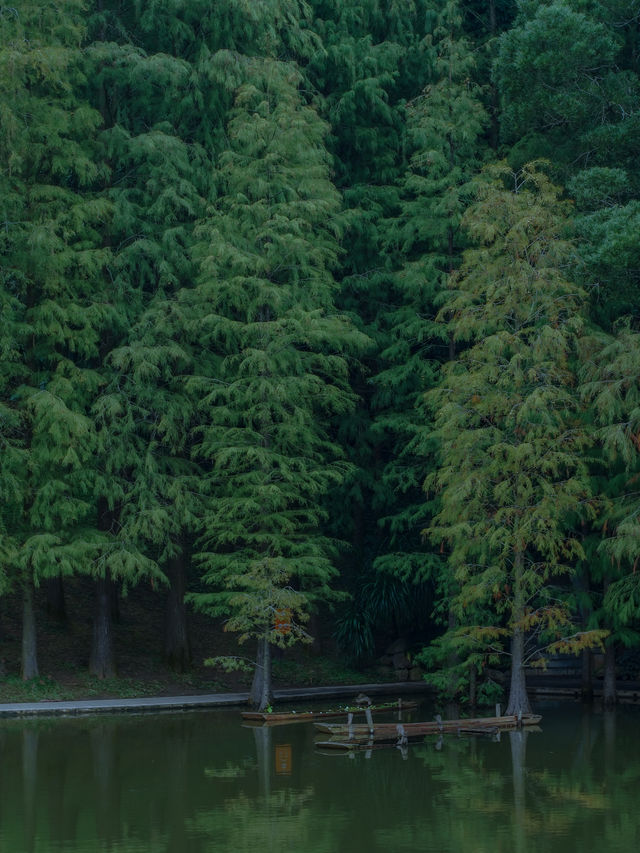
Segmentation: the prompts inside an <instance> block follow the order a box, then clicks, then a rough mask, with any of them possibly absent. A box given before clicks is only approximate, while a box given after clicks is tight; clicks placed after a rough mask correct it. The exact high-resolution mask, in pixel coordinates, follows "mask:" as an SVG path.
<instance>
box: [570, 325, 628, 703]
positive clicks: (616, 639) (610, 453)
mask: <svg viewBox="0 0 640 853" xmlns="http://www.w3.org/2000/svg"><path fill="white" fill-rule="evenodd" d="M589 344H590V345H589V347H588V349H587V350H586V352H585V357H584V358H583V367H582V374H583V380H584V381H583V394H584V396H585V398H586V399H587V400H588V401H589V403H590V405H591V411H592V419H593V424H594V432H595V438H596V440H597V442H598V445H599V446H600V448H601V456H600V465H599V466H598V469H597V470H598V473H599V478H598V483H599V486H600V488H599V492H598V499H599V501H598V502H599V510H600V511H599V514H598V517H597V518H596V521H595V523H594V524H593V533H592V535H591V539H592V542H593V551H594V553H593V556H592V558H591V559H590V561H589V572H590V575H591V577H592V579H594V581H596V582H599V584H598V585H599V586H600V588H601V589H602V596H601V597H600V600H599V602H598V603H599V607H597V609H596V607H594V608H593V609H594V611H595V612H594V617H593V618H594V619H596V618H597V619H599V622H600V624H601V626H602V627H603V628H606V629H607V630H608V631H609V632H610V635H609V637H608V639H607V643H606V647H605V671H604V701H605V703H606V704H608V705H612V704H614V702H615V701H616V670H615V664H616V647H618V648H619V647H621V646H627V647H628V646H636V645H638V642H639V641H640V637H639V635H638V620H639V617H640V584H639V583H638V579H637V574H636V568H637V562H638V533H637V529H636V528H637V526H638V515H639V513H640V496H639V493H638V489H637V478H638V466H639V461H640V460H639V457H638V432H639V428H640V422H639V420H638V418H639V416H640V408H639V406H638V402H639V400H638V368H639V367H640V362H639V357H640V336H639V335H638V333H637V332H636V331H633V330H632V329H631V328H630V325H629V323H628V322H627V323H626V324H622V325H621V326H620V327H619V328H618V329H617V330H616V334H615V336H613V337H610V336H600V337H598V338H593V339H592V340H591V341H589ZM593 467H594V468H595V465H594V466H593ZM592 606H593V605H592Z"/></svg>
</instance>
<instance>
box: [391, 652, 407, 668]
mask: <svg viewBox="0 0 640 853" xmlns="http://www.w3.org/2000/svg"><path fill="white" fill-rule="evenodd" d="M393 668H394V669H408V668H409V659H408V658H407V656H406V655H405V654H404V652H396V654H395V655H394V656H393Z"/></svg>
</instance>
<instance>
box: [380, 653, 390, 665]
mask: <svg viewBox="0 0 640 853" xmlns="http://www.w3.org/2000/svg"><path fill="white" fill-rule="evenodd" d="M378 663H379V664H380V666H393V655H382V657H381V658H379V659H378Z"/></svg>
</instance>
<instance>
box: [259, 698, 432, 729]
mask: <svg viewBox="0 0 640 853" xmlns="http://www.w3.org/2000/svg"><path fill="white" fill-rule="evenodd" d="M417 707H418V703H417V702H405V701H403V700H402V699H398V701H397V702H385V703H384V704H381V705H371V706H370V708H369V709H368V710H370V711H371V713H372V714H383V713H390V712H401V711H410V710H412V709H414V708H417ZM366 710H367V709H366V708H364V707H363V708H360V707H358V706H347V707H345V708H340V709H336V710H329V711H282V712H276V713H274V712H271V713H267V712H261V711H243V712H242V719H243V720H246V721H247V722H251V723H262V724H264V725H269V726H282V725H287V724H289V723H310V722H317V721H322V720H327V719H334V720H335V719H339V718H340V717H346V716H347V714H364V713H365V711H366ZM392 725H395V723H393V724H392Z"/></svg>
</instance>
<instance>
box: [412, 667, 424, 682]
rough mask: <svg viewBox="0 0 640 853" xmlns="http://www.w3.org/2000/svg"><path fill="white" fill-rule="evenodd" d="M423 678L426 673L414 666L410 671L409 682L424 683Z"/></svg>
mask: <svg viewBox="0 0 640 853" xmlns="http://www.w3.org/2000/svg"><path fill="white" fill-rule="evenodd" d="M423 678H424V673H423V671H422V667H420V666H412V667H411V669H410V670H409V681H422V679H423Z"/></svg>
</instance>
